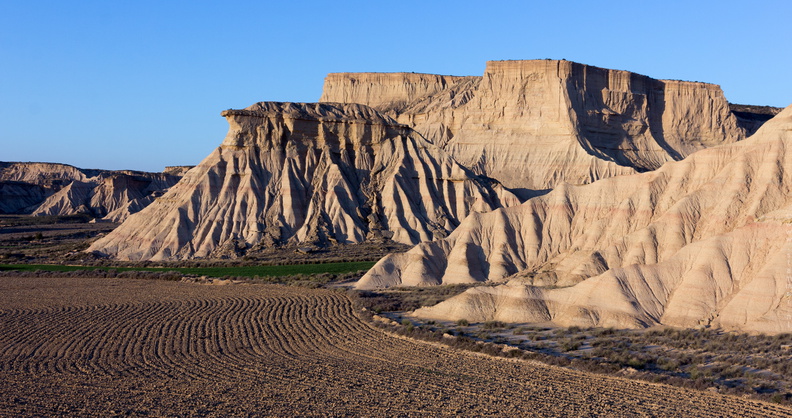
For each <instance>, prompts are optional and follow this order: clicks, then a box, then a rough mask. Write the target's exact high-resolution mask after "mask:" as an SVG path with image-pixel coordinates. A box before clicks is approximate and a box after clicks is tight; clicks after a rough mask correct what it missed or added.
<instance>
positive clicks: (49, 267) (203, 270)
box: [0, 261, 375, 277]
mask: <svg viewBox="0 0 792 418" xmlns="http://www.w3.org/2000/svg"><path fill="white" fill-rule="evenodd" d="M374 264H375V262H373V261H354V262H348V263H322V264H289V265H283V266H240V267H93V266H62V265H57V264H0V271H36V270H41V271H58V272H60V271H63V272H68V271H78V270H115V271H160V272H162V271H178V272H179V273H182V274H196V275H199V276H209V277H227V276H238V277H254V276H259V277H267V276H270V277H271V276H293V275H297V274H306V275H307V274H322V273H330V274H345V273H353V272H356V271H361V270H368V269H370V268H371V267H373V266H374Z"/></svg>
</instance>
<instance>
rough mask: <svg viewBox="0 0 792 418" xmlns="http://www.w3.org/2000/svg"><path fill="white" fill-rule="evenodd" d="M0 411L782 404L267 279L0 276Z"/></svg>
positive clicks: (638, 410) (751, 409)
mask: <svg viewBox="0 0 792 418" xmlns="http://www.w3.org/2000/svg"><path fill="white" fill-rule="evenodd" d="M0 393H2V394H3V395H2V396H0V415H3V416H18V415H27V416H30V415H45V416H52V415H86V416H107V415H155V416H162V415H168V416H171V415H179V416H230V415H248V414H256V415H283V416H293V415H334V416H335V415H346V414H351V415H370V416H383V415H400V416H401V415H404V416H409V415H422V414H432V415H441V414H448V415H499V416H503V415H509V416H531V415H537V416H570V415H571V416H590V415H603V416H647V415H649V416H792V410H790V409H788V408H784V407H782V406H778V405H773V404H767V403H762V402H758V401H753V400H748V399H742V398H737V397H730V396H723V395H718V394H714V393H705V392H698V391H692V390H685V389H680V388H675V387H670V386H663V385H655V384H650V383H642V382H636V381H630V380H625V379H620V378H613V377H605V376H599V375H590V374H586V373H582V372H577V371H572V370H566V369H561V368H556V367H551V366H545V365H541V364H535V363H530V362H526V361H522V360H507V359H502V358H495V357H485V356H480V355H475V354H471V353H467V352H462V351H456V350H453V349H450V348H445V347H441V346H438V345H433V344H428V343H424V342H420V341H414V340H410V339H406V338H400V337H397V336H394V335H391V334H388V333H386V332H384V331H382V330H379V329H376V328H373V327H372V326H370V325H368V324H367V323H365V322H363V321H361V320H360V319H359V318H358V317H357V315H356V314H355V313H354V312H353V308H352V305H351V303H350V301H349V300H348V299H347V297H346V296H345V295H344V294H342V293H340V292H334V291H329V290H321V289H317V290H310V289H303V288H295V287H284V286H274V285H246V284H236V285H227V286H209V285H200V284H194V283H179V282H164V281H147V280H146V281H144V280H128V279H85V278H81V279H76V278H72V279H53V278H24V279H23V278H12V277H2V278H0Z"/></svg>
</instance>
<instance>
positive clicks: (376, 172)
mask: <svg viewBox="0 0 792 418" xmlns="http://www.w3.org/2000/svg"><path fill="white" fill-rule="evenodd" d="M222 115H223V116H225V117H226V119H227V120H228V123H229V125H230V127H229V131H228V134H227V136H226V138H225V140H224V141H223V143H222V145H221V146H220V147H219V148H217V149H216V150H215V151H214V152H213V153H212V154H211V155H209V156H208V157H207V158H206V159H205V160H204V161H202V162H201V163H200V164H199V165H198V166H197V167H195V168H194V169H192V170H190V171H189V172H188V173H187V174H186V175H185V177H184V178H183V179H182V181H181V182H179V184H177V185H176V186H174V187H173V188H171V190H170V191H169V192H168V193H167V194H166V195H165V196H163V197H162V198H160V199H157V200H156V201H154V203H152V204H151V205H150V206H148V207H147V208H146V209H144V210H143V211H141V212H140V213H138V214H135V215H133V216H130V217H129V219H128V220H127V221H126V222H125V223H124V224H122V225H121V226H120V227H119V228H117V229H116V230H115V231H113V232H112V233H110V234H108V235H107V236H106V237H104V238H102V239H101V240H99V241H97V242H96V243H94V245H93V246H92V247H91V248H90V249H89V251H100V252H102V253H105V254H109V255H112V256H114V257H117V258H120V259H127V260H160V259H173V258H191V257H209V256H220V255H234V254H242V253H244V252H245V251H248V250H250V249H255V248H256V247H258V246H271V245H289V244H301V243H322V244H323V243H327V242H339V243H355V242H361V241H364V240H381V239H393V240H394V241H397V242H401V243H412V244H416V243H419V242H422V241H426V240H431V239H435V238H441V237H444V236H446V235H447V234H448V233H449V232H450V231H452V230H453V229H454V228H455V227H456V226H457V225H458V224H459V222H460V221H462V220H463V219H464V218H465V217H467V216H468V215H469V214H470V213H472V212H487V211H491V210H493V209H497V208H500V207H504V206H510V205H514V204H518V203H519V200H518V199H517V198H516V197H515V196H514V195H512V194H511V193H510V192H508V191H507V190H505V189H504V188H502V187H501V186H500V185H499V184H497V182H495V181H493V180H491V179H487V178H484V177H480V176H476V175H474V174H473V173H471V172H470V171H469V170H467V169H465V168H464V167H462V166H460V165H459V164H457V163H456V162H455V161H454V160H453V159H452V158H451V157H450V156H448V154H447V153H445V152H444V151H442V150H441V149H439V148H438V147H436V146H434V145H433V144H431V143H429V142H427V141H426V140H425V139H424V138H422V137H421V136H420V135H418V134H416V133H415V132H414V131H412V130H411V129H410V128H409V127H407V126H404V125H401V124H398V123H397V122H396V121H394V120H393V119H391V118H390V117H388V116H385V115H382V114H380V113H379V112H377V111H375V110H374V109H372V108H370V107H368V106H364V105H358V104H329V103H327V104H305V103H264V102H263V103H257V104H255V105H253V106H250V107H248V108H246V109H244V110H227V111H224V112H223V113H222Z"/></svg>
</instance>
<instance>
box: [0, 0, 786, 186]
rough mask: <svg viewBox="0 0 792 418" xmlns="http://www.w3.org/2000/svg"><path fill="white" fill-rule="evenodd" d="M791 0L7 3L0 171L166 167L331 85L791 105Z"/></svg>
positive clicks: (1, 31)
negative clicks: (531, 79) (702, 95)
mask: <svg viewBox="0 0 792 418" xmlns="http://www.w3.org/2000/svg"><path fill="white" fill-rule="evenodd" d="M790 18H792V2H791V1H789V0H783V1H756V2H748V1H745V0H742V1H730V0H722V1H696V0H687V1H662V2H661V1H657V2H648V1H634V0H631V1H567V2H563V1H541V2H540V1H462V0H458V1H431V0H423V1H406V0H399V1H390V2H378V1H371V0H369V1H334V2H330V1H311V0H305V1H283V0H281V1H264V0H262V1H250V2H249V1H239V0H238V1H232V2H220V1H216V0H215V1H212V2H207V1H169V0H158V1H146V0H134V1H133V0H130V1H124V0H113V1H81V0H73V1H19V0H0V160H2V161H48V162H62V163H67V164H72V165H76V166H78V167H83V168H107V169H136V170H147V171H161V170H162V168H163V167H164V166H166V165H188V164H189V165H192V164H197V163H198V162H200V161H201V160H202V159H203V158H204V157H205V156H207V155H208V154H209V153H210V152H211V151H212V150H213V149H214V148H215V147H217V146H218V145H219V144H220V142H221V141H222V139H223V137H224V136H225V133H226V130H227V124H226V122H225V119H223V118H222V117H220V111H222V110H224V109H228V108H243V107H246V106H249V105H251V104H253V103H255V102H258V101H306V102H313V101H317V100H318V99H319V96H320V94H321V89H322V83H323V79H324V76H325V75H326V74H327V73H330V72H344V71H349V72H359V71H385V72H387V71H414V72H425V73H438V74H453V75H480V74H482V72H483V70H484V65H485V62H486V61H487V60H500V59H542V58H553V59H561V58H564V59H568V60H572V61H576V62H581V63H584V64H590V65H596V66H600V67H606V68H614V69H620V70H629V71H633V72H637V73H640V74H645V75H648V76H651V77H655V78H670V79H681V80H693V81H706V82H710V83H716V84H720V85H721V86H722V87H723V90H724V92H725V94H726V98H727V99H728V100H729V101H731V102H734V103H745V104H758V105H772V106H787V105H789V104H790V103H792V77H790V76H789V74H790V69H792V47H790V44H791V43H792V42H791V41H792V23H790Z"/></svg>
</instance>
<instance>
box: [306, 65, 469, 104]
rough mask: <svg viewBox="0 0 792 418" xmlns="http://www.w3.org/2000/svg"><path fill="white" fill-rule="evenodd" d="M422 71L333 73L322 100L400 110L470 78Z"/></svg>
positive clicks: (329, 75)
mask: <svg viewBox="0 0 792 418" xmlns="http://www.w3.org/2000/svg"><path fill="white" fill-rule="evenodd" d="M479 78H481V77H459V76H450V75H435V74H420V73H331V74H328V75H327V77H326V78H325V82H324V88H323V89H322V97H321V98H320V99H319V101H320V102H339V103H360V104H365V105H367V106H371V107H373V108H376V109H377V110H380V111H383V112H386V113H387V112H391V111H394V112H400V111H401V110H403V108H404V107H406V106H407V105H409V104H410V103H412V102H414V101H416V100H418V99H420V98H422V97H425V96H428V95H432V94H435V93H438V92H440V91H443V90H446V89H448V88H449V87H450V86H452V85H454V84H456V83H458V82H460V81H463V80H468V79H479Z"/></svg>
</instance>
